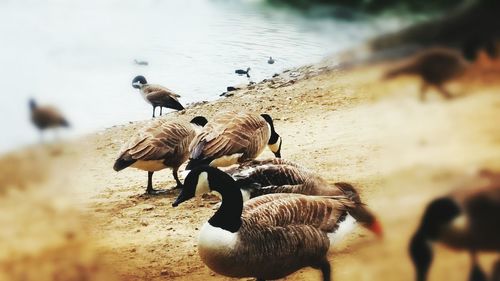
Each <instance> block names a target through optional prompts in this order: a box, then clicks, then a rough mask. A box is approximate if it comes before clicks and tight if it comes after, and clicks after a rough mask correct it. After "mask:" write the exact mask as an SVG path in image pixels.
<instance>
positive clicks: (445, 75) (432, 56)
mask: <svg viewBox="0 0 500 281" xmlns="http://www.w3.org/2000/svg"><path fill="white" fill-rule="evenodd" d="M466 67H467V63H466V61H465V60H464V59H463V58H462V56H461V55H460V53H458V52H456V51H454V50H451V49H444V48H432V49H429V50H426V51H425V52H423V53H421V54H419V55H417V56H416V57H415V58H413V59H412V60H411V61H410V62H408V63H406V64H405V65H403V66H401V67H397V68H394V69H392V70H390V71H389V72H387V73H386V74H385V78H387V79H389V78H394V77H396V76H399V75H408V74H409V75H418V76H420V77H421V78H422V85H421V88H420V99H421V100H422V101H424V100H425V94H426V92H427V89H428V88H429V86H434V87H435V88H436V89H437V90H438V91H439V93H441V94H442V95H443V97H444V98H446V99H450V98H452V95H451V94H450V93H449V92H448V90H446V88H445V87H444V84H445V83H446V82H448V81H450V80H452V79H454V78H456V77H457V76H459V75H460V74H462V73H463V72H464V71H465V69H466Z"/></svg>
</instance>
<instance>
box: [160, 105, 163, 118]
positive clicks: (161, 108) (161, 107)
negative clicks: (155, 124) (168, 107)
mask: <svg viewBox="0 0 500 281" xmlns="http://www.w3.org/2000/svg"><path fill="white" fill-rule="evenodd" d="M162 110H163V106H160V116H161V115H162Z"/></svg>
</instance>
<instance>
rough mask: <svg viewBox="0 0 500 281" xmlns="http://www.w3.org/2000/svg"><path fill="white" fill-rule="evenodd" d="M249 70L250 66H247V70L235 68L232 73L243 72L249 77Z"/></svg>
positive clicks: (240, 73) (241, 73)
mask: <svg viewBox="0 0 500 281" xmlns="http://www.w3.org/2000/svg"><path fill="white" fill-rule="evenodd" d="M249 71H250V67H247V70H243V69H236V70H235V71H234V73H236V74H239V75H243V74H246V75H247V77H250V73H248V72H249Z"/></svg>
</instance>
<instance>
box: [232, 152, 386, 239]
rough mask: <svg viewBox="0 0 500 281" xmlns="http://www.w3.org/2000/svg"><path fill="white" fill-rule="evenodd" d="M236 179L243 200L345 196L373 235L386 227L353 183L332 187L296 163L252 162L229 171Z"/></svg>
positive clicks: (354, 213)
mask: <svg viewBox="0 0 500 281" xmlns="http://www.w3.org/2000/svg"><path fill="white" fill-rule="evenodd" d="M225 172H226V173H228V174H229V175H231V176H232V177H233V179H235V180H236V182H237V184H238V186H239V188H240V190H241V194H242V196H243V200H244V201H247V200H249V199H250V198H254V197H257V196H261V195H264V194H271V193H298V194H304V195H316V196H345V197H348V198H350V199H351V200H352V201H355V202H356V203H358V205H357V207H356V208H355V209H353V210H352V211H351V212H350V213H351V215H352V216H353V217H354V218H355V219H356V220H357V221H358V222H361V223H363V224H364V225H365V226H366V227H367V228H369V229H371V230H372V231H373V232H375V233H378V234H379V235H382V232H381V230H382V228H381V226H380V223H379V222H378V221H377V219H376V218H375V216H374V215H373V214H372V212H370V211H369V210H368V209H367V208H366V206H365V205H364V204H362V203H361V198H360V197H359V193H358V192H357V190H356V189H355V188H354V187H353V186H352V185H351V184H349V183H345V182H336V183H334V184H333V185H330V184H329V183H328V182H327V181H325V180H324V179H323V178H321V177H320V176H319V175H317V174H315V173H312V172H310V171H308V170H307V169H305V168H303V167H301V166H299V165H298V164H296V163H293V162H291V161H287V160H284V159H280V158H274V159H266V160H252V161H248V162H245V163H242V164H241V165H239V166H238V167H236V168H233V169H229V170H227V171H225Z"/></svg>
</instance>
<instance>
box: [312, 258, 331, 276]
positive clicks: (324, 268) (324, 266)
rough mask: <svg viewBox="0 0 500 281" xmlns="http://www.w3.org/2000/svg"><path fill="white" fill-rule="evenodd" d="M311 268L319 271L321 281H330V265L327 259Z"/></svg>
mask: <svg viewBox="0 0 500 281" xmlns="http://www.w3.org/2000/svg"><path fill="white" fill-rule="evenodd" d="M312 268H315V269H319V270H321V273H322V275H323V281H330V280H331V273H332V270H331V267H330V263H329V262H328V260H327V259H325V260H323V261H322V262H320V263H318V264H316V265H313V266H312Z"/></svg>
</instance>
